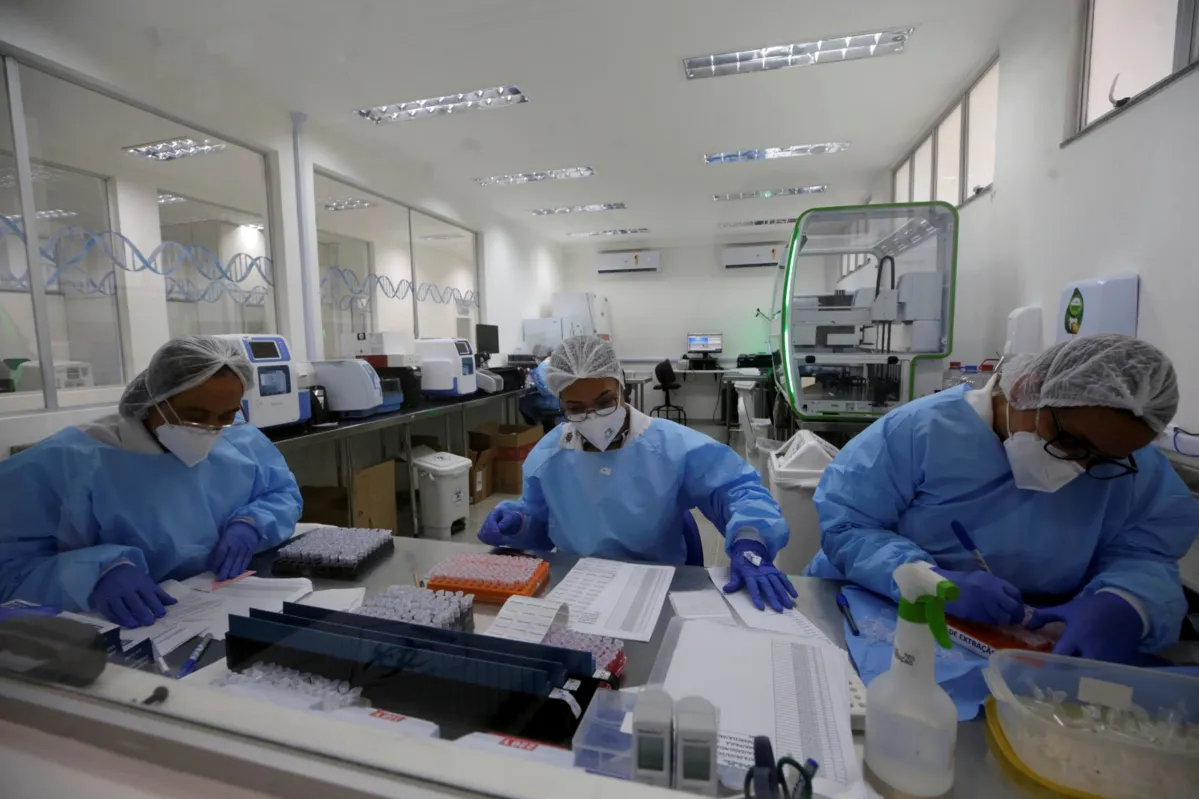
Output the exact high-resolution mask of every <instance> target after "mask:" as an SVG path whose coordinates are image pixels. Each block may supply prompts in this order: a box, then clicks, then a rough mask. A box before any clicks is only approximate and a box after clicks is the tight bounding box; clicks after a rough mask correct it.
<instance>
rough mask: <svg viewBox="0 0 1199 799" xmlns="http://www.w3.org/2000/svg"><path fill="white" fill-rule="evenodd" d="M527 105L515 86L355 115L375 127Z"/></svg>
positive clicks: (526, 100) (378, 109)
mask: <svg viewBox="0 0 1199 799" xmlns="http://www.w3.org/2000/svg"><path fill="white" fill-rule="evenodd" d="M527 102H529V98H528V97H525V93H524V92H522V91H521V90H520V89H518V88H516V87H515V86H496V87H493V88H489V89H476V90H475V91H473V92H462V93H460V94H447V95H445V96H444V97H429V98H427V99H425V100H409V101H407V102H403V103H390V104H389V105H378V106H375V107H374V108H360V109H358V116H360V117H362V118H363V119H366V120H369V121H371V122H374V123H376V124H378V123H382V122H404V121H406V120H409V119H420V118H422V117H431V116H442V115H446V114H452V113H454V112H456V111H457V112H462V111H483V110H486V109H488V108H506V107H507V106H510V105H520V104H521V103H527Z"/></svg>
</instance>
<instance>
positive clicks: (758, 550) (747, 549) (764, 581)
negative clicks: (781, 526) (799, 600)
mask: <svg viewBox="0 0 1199 799" xmlns="http://www.w3.org/2000/svg"><path fill="white" fill-rule="evenodd" d="M755 561H756V562H755ZM742 588H744V589H746V590H747V591H749V599H750V601H751V602H753V603H754V607H755V608H757V609H758V610H766V605H770V607H772V608H774V610H776V611H778V612H779V613H782V612H783V609H784V608H793V607H795V603H794V602H792V601H791V597H797V596H799V594H798V593H796V591H795V586H793V585H791V581H790V580H788V579H787V575H785V574H783V573H782V572H781V571H779V570H778V569H776V568H775V567H774V562H773V561H771V559H770V555H769V554H767V552H766V546H765V545H764V544H763V543H762V542H760V541H750V540H747V539H744V538H742V539H741V540H739V541H735V542H734V543H733V551H732V553H730V555H729V582H728V585H726V586H725V587H724V592H725V593H726V594H732V593H735V592H737V591H740V590H741V589H742ZM763 600H764V601H763Z"/></svg>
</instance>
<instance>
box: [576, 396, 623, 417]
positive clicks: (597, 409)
mask: <svg viewBox="0 0 1199 799" xmlns="http://www.w3.org/2000/svg"><path fill="white" fill-rule="evenodd" d="M619 407H620V398H619V397H601V398H600V399H597V400H596V401H595V402H593V403H591V405H590V406H588V405H584V404H583V403H577V402H570V403H566V402H564V403H562V415H563V416H565V417H566V420H567V421H569V422H581V421H583V420H584V419H586V418H587V416H588V415H589V414H593V413H594V414H595V415H596V416H611V415H612V414H614V413H616V409H617V408H619Z"/></svg>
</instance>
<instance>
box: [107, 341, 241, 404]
mask: <svg viewBox="0 0 1199 799" xmlns="http://www.w3.org/2000/svg"><path fill="white" fill-rule="evenodd" d="M222 369H229V370H231V371H232V372H233V374H235V375H237V376H238V378H239V379H240V380H241V382H242V385H243V386H248V385H250V381H251V380H253V379H254V367H253V366H251V365H250V361H249V359H248V358H246V354H245V351H244V350H242V346H241V342H239V341H237V340H235V339H229V338H220V337H218V336H184V337H183V338H176V339H171V340H170V341H168V342H167V343H166V344H163V345H162V346H161V347H159V349H158V352H156V353H154V357H153V358H151V359H150V365H149V366H148V367H146V370H145V371H144V372H142V373H141V374H139V375H138V376H137V377H135V378H133V381H132V382H131V383H130V384H129V385H128V386H126V387H125V393H124V394H122V395H121V404H120V406H119V410H120V413H121V416H123V417H125V418H126V419H144V418H146V415H147V414H148V413H149V412H150V409H151V408H153V407H154V406H155V405H156V404H157V403H160V402H162V401H163V400H165V399H169V398H171V397H173V396H175V395H176V394H180V393H182V392H184V391H187V390H188V389H189V388H195V387H196V386H198V385H200V384H201V383H204V382H205V381H207V380H208V379H209V378H211V377H213V376H214V375H215V374H216V373H217V372H219V371H221V370H222Z"/></svg>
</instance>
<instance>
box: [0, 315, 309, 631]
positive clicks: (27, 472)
mask: <svg viewBox="0 0 1199 799" xmlns="http://www.w3.org/2000/svg"><path fill="white" fill-rule="evenodd" d="M253 378H254V370H253V367H252V366H251V365H250V363H249V361H248V360H247V359H246V356H245V354H244V353H243V352H242V349H241V345H240V343H239V342H237V341H236V340H232V339H225V338H218V337H214V336H188V337H185V338H179V339H174V340H172V341H169V342H167V343H166V344H165V345H163V346H162V348H161V349H159V350H158V352H156V353H155V354H154V356H153V358H152V359H151V361H150V365H149V366H148V367H147V369H146V370H145V371H144V372H142V373H141V374H139V375H138V376H137V377H136V378H134V380H133V382H131V383H130V384H129V386H128V387H127V388H126V389H125V392H124V394H123V395H122V397H121V401H120V405H119V408H118V411H119V412H118V413H117V414H114V415H112V416H108V417H104V418H101V419H99V420H97V421H96V422H95V423H93V424H90V425H84V426H81V427H69V428H66V429H64V430H61V431H60V432H58V433H56V434H54V435H53V436H51V437H50V438H48V439H46V440H44V441H42V442H41V443H39V444H38V445H37V446H35V447H32V448H31V449H28V450H26V451H24V452H22V453H20V454H18V455H16V456H14V457H12V458H9V459H7V460H4V461H0V599H2V600H9V599H14V598H18V599H24V600H28V601H31V602H36V603H40V604H46V605H53V606H57V607H59V608H61V609H63V610H72V611H95V612H99V613H102V614H104V615H105V616H106V617H107V618H109V619H110V620H111V621H113V622H115V623H117V624H120V625H122V626H124V627H139V626H145V625H149V624H152V623H153V622H154V620H155V618H158V617H161V616H163V615H164V614H166V613H169V607H170V605H172V604H174V603H175V600H174V598H172V597H171V596H169V595H168V594H167V593H166V592H165V591H163V590H162V589H160V588H159V587H158V586H157V583H159V582H161V581H163V580H167V579H186V578H188V577H191V576H194V575H196V574H199V573H201V572H204V571H208V570H211V571H213V572H215V573H216V576H217V577H218V578H219V579H227V578H229V577H233V576H235V575H237V574H240V573H241V572H243V571H244V570H245V568H246V566H247V564H248V563H249V561H250V557H251V555H253V554H254V553H255V552H259V551H262V550H265V549H268V548H270V547H273V546H275V545H276V544H278V543H280V542H281V541H283V540H285V539H286V538H287V537H288V536H290V535H291V533H292V531H293V530H294V529H295V524H296V520H297V519H298V518H299V516H300V508H301V501H300V492H299V489H298V487H297V486H296V480H295V477H294V476H293V475H292V473H291V471H290V470H289V469H288V468H287V464H286V463H285V462H284V460H283V456H282V455H280V454H279V450H278V449H276V448H275V445H274V444H272V443H271V442H270V441H269V440H267V438H266V436H264V435H263V434H262V433H261V432H259V431H258V430H257V429H256V428H254V427H252V426H250V425H242V424H236V422H237V421H238V419H239V417H238V411H239V409H240V408H241V400H242V395H243V394H244V393H245V391H246V386H247V385H248V384H249V382H250V381H251V380H252V379H253Z"/></svg>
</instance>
